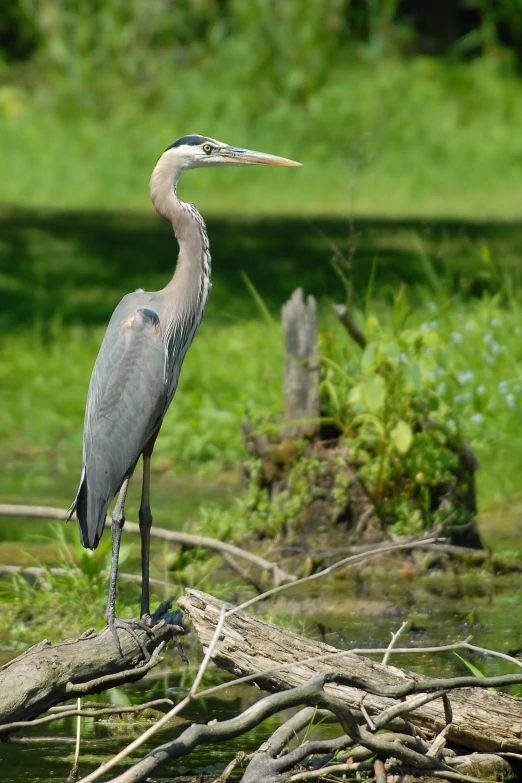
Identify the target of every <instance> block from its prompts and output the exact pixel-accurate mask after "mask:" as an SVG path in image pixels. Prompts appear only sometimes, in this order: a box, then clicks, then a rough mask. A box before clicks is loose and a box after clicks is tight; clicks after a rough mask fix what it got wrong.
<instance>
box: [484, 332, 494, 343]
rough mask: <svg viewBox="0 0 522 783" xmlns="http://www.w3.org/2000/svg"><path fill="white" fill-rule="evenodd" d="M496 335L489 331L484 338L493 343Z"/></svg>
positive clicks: (486, 341) (485, 340)
mask: <svg viewBox="0 0 522 783" xmlns="http://www.w3.org/2000/svg"><path fill="white" fill-rule="evenodd" d="M494 339H495V338H494V336H493V335H492V334H491V332H487V334H485V335H484V337H483V340H484V342H485V343H491V342H493V341H494Z"/></svg>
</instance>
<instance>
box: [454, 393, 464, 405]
mask: <svg viewBox="0 0 522 783" xmlns="http://www.w3.org/2000/svg"><path fill="white" fill-rule="evenodd" d="M462 398H463V395H462V394H456V395H455V396H454V398H453V402H454V404H455V405H460V403H461V402H462Z"/></svg>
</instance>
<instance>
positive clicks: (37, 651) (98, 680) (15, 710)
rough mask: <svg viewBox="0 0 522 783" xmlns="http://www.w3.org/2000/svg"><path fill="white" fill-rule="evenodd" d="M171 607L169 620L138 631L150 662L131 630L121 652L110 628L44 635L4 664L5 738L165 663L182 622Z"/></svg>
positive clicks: (0, 702) (0, 717)
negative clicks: (63, 636) (64, 705)
mask: <svg viewBox="0 0 522 783" xmlns="http://www.w3.org/2000/svg"><path fill="white" fill-rule="evenodd" d="M169 608H170V604H169V602H165V603H164V604H162V605H161V607H160V610H162V612H163V614H164V616H165V617H166V619H167V622H165V619H163V620H161V621H159V622H158V624H157V625H155V627H154V628H153V629H152V630H151V631H150V632H149V633H146V632H145V631H139V630H138V631H137V633H138V635H139V637H140V639H141V640H142V643H143V644H144V646H145V648H146V649H147V652H148V654H149V655H150V656H151V657H150V660H148V661H145V660H144V655H143V652H142V650H141V649H140V647H139V646H138V645H137V643H136V641H135V640H134V639H133V638H132V636H131V635H130V634H129V633H128V632H126V631H123V630H119V631H118V634H119V639H120V644H121V650H122V653H121V654H120V652H119V651H118V648H117V647H116V644H115V642H114V638H113V636H112V633H111V631H110V630H109V629H108V628H105V629H104V630H103V631H102V632H101V633H96V631H94V629H92V628H91V629H89V630H88V631H86V632H85V633H84V634H82V635H81V636H80V637H78V638H77V639H67V640H66V641H63V642H59V643H57V644H51V643H50V642H49V641H48V640H47V639H44V640H43V641H42V642H40V643H39V644H36V645H35V646H34V647H31V648H30V649H29V650H26V652H24V653H23V654H22V655H20V656H19V657H18V658H14V659H13V660H11V661H9V662H8V663H6V664H4V666H2V667H1V668H0V737H2V736H6V735H8V734H9V733H10V732H12V731H15V730H17V729H20V728H23V727H24V724H25V723H26V722H27V721H30V720H31V719H33V718H35V717H36V716H37V715H41V714H42V713H43V712H46V711H47V710H49V709H50V708H51V707H54V706H55V705H57V704H59V703H60V702H63V701H66V700H68V699H72V698H75V697H78V696H85V695H87V694H89V693H99V692H100V691H103V690H105V689H107V688H113V687H116V686H118V685H123V684H124V683H128V682H136V681H137V680H140V679H141V678H142V677H143V676H144V675H145V674H146V673H147V672H148V671H149V670H150V669H151V668H152V667H153V666H155V665H156V664H157V663H158V662H159V660H160V653H161V651H162V650H163V648H164V647H165V644H166V642H167V641H168V640H169V639H172V637H173V631H174V630H175V629H176V628H178V626H177V625H170V624H168V623H171V622H175V623H176V622H179V615H180V613H179V612H178V613H177V616H174V617H173V616H172V615H168V614H167V611H168V609H169ZM158 617H159V614H158V612H157V613H156V614H155V618H156V619H158ZM178 630H182V629H180V628H178Z"/></svg>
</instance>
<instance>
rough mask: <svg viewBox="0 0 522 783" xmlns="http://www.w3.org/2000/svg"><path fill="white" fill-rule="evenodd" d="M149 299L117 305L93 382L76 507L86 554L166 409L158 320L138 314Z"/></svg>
mask: <svg viewBox="0 0 522 783" xmlns="http://www.w3.org/2000/svg"><path fill="white" fill-rule="evenodd" d="M150 297H151V295H150V294H141V293H140V294H130V295H129V296H126V297H125V298H124V299H123V300H122V302H121V303H120V305H118V307H117V308H116V310H115V311H114V314H113V317H112V319H111V322H110V324H109V327H108V329H107V332H106V334H105V338H104V340H103V343H102V345H101V348H100V352H99V354H98V358H97V359H96V363H95V365H94V370H93V373H92V377H91V383H90V386H89V392H88V395H87V408H86V414H85V425H84V446H83V470H82V478H81V482H80V488H79V491H78V495H77V498H76V501H75V508H76V511H77V515H78V521H79V523H80V535H81V539H82V544H83V545H84V546H86V547H88V548H90V549H95V548H96V546H97V545H98V542H99V540H100V537H101V534H102V532H103V528H104V525H105V518H106V515H107V509H108V507H109V505H110V503H111V501H112V499H113V498H114V496H115V495H116V493H117V492H118V490H119V489H120V487H121V485H122V483H123V481H124V479H125V478H126V477H127V476H129V475H131V474H132V472H133V471H134V467H135V465H136V462H137V461H138V459H139V456H140V454H141V452H142V450H143V448H144V446H145V445H146V444H147V442H148V441H149V439H150V438H151V436H152V435H153V434H154V432H155V431H156V430H157V428H158V426H159V425H160V423H161V420H162V418H163V416H164V414H165V411H166V409H167V407H168V383H167V379H166V373H165V365H166V355H165V347H164V344H163V341H162V339H161V331H160V330H161V323H160V319H159V316H158V313H157V312H156V311H155V310H152V309H151V308H150V307H141V308H140V307H138V308H136V304H140V303H141V302H139V301H136V300H137V299H138V298H139V299H140V300H142V302H143V299H148V300H150ZM143 304H145V305H150V301H145V302H143ZM129 321H131V323H129Z"/></svg>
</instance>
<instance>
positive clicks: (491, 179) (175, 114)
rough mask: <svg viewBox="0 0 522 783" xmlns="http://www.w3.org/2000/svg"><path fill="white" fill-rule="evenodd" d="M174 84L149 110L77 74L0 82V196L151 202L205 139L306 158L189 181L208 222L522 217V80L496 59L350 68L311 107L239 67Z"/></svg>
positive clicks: (27, 200)
mask: <svg viewBox="0 0 522 783" xmlns="http://www.w3.org/2000/svg"><path fill="white" fill-rule="evenodd" d="M223 56H224V55H223ZM236 65H237V63H236ZM217 74H219V78H218V76H217ZM162 78H165V81H163V82H162V83H161V84H162V87H161V89H160V90H158V94H157V95H155V98H154V100H153V101H151V100H149V101H148V102H146V101H145V98H144V97H143V96H142V95H141V93H140V92H139V89H137V90H136V92H134V93H133V91H132V90H131V89H130V88H126V89H123V88H122V87H121V85H120V87H119V91H118V92H116V93H115V96H114V100H112V101H110V100H108V95H104V97H103V100H102V99H101V98H100V99H99V100H98V99H97V98H96V93H95V92H93V93H91V94H89V93H85V91H86V90H87V89H88V88H89V89H90V86H89V85H87V84H84V83H82V82H81V81H79V82H78V83H75V82H74V80H73V79H72V77H69V78H68V80H65V79H62V80H59V79H56V80H55V82H53V83H52V84H51V83H49V84H44V85H40V87H39V88H37V89H36V90H35V89H34V85H33V84H30V85H28V86H27V87H24V86H23V84H24V82H23V80H19V81H16V82H13V83H11V84H6V85H4V86H3V87H0V135H1V137H2V154H1V155H0V202H3V203H7V204H23V205H30V206H40V207H41V206H45V207H57V208H76V209H78V208H91V209H92V208H102V209H107V208H111V209H114V208H117V209H142V208H148V206H149V197H148V187H147V185H148V180H149V177H150V172H151V170H152V167H153V166H154V163H155V161H156V159H157V157H158V155H159V154H160V153H161V152H162V151H163V149H165V147H166V146H168V145H169V144H170V143H172V141H174V140H175V139H176V138H178V137H179V136H181V135H183V134H185V133H188V132H199V133H203V134H207V135H210V136H214V137H217V138H220V139H223V140H224V141H230V142H231V143H234V144H238V145H243V146H248V147H251V148H258V149H265V150H267V151H272V152H275V153H278V154H282V155H286V156H289V157H293V158H296V159H298V160H300V161H302V162H303V164H304V166H303V168H302V169H301V170H299V171H290V172H287V171H283V172H279V171H278V172H274V171H248V172H246V171H243V170H228V171H199V172H193V173H191V174H190V175H189V176H188V177H187V178H186V182H184V183H183V189H182V195H186V196H187V197H189V198H190V199H193V200H195V201H196V202H197V203H198V205H200V206H201V207H202V209H203V210H204V211H206V212H207V213H211V212H214V213H220V214H223V213H233V214H234V215H237V214H253V213H256V214H276V213H277V214H286V215H288V214H298V213H299V214H336V213H337V214H343V215H347V214H350V213H351V212H353V213H355V214H358V215H382V216H399V215H400V216H404V215H410V216H445V217H447V216H448V215H452V216H461V217H473V218H484V217H488V218H518V217H520V216H521V215H522V188H521V187H520V177H519V174H518V171H519V164H520V159H521V158H522V141H521V140H520V134H519V132H518V129H519V128H520V126H521V124H522V84H521V82H520V80H519V79H518V78H517V77H516V76H515V75H514V74H513V73H512V72H511V71H510V70H509V69H506V68H505V67H504V66H503V65H502V63H499V62H497V61H493V60H491V61H490V60H477V61H473V62H471V63H468V64H462V63H460V64H456V63H451V62H450V63H448V62H443V61H438V60H434V59H433V60H432V59H429V58H417V59H412V60H406V61H401V60H390V61H378V62H374V63H373V62H372V63H366V64H365V63H364V61H361V60H354V61H345V62H343V63H342V64H339V65H337V66H335V67H334V66H332V67H331V68H330V69H329V71H328V74H327V75H325V76H324V79H323V80H322V81H321V80H319V82H318V83H317V84H316V85H315V88H314V91H311V92H309V93H307V94H306V95H303V96H301V99H300V100H297V99H295V98H294V100H289V99H288V95H287V94H286V93H285V89H284V85H282V90H281V91H277V90H275V84H273V83H270V90H268V92H267V89H268V86H267V85H264V88H263V89H262V88H261V86H260V84H259V82H258V81H253V82H252V83H248V82H245V81H244V80H240V81H238V78H237V69H233V68H232V66H231V65H230V63H229V64H228V65H227V62H226V61H223V63H222V67H219V62H218V63H217V64H216V63H215V62H214V61H213V62H212V64H210V63H209V62H208V61H205V62H203V63H201V64H199V65H198V68H191V67H190V66H187V67H186V68H184V69H183V70H182V71H180V74H179V78H176V79H169V80H167V79H166V75H165V74H163V77H162ZM285 78H289V77H287V76H285ZM93 89H94V88H93ZM189 177H190V183H189Z"/></svg>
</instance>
